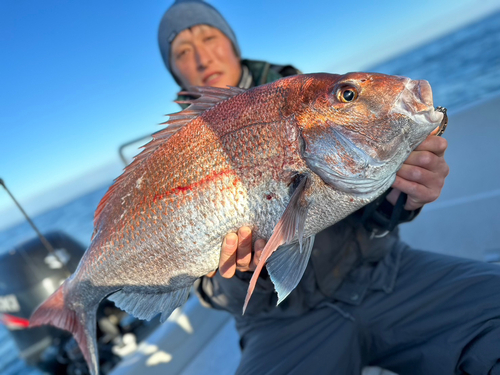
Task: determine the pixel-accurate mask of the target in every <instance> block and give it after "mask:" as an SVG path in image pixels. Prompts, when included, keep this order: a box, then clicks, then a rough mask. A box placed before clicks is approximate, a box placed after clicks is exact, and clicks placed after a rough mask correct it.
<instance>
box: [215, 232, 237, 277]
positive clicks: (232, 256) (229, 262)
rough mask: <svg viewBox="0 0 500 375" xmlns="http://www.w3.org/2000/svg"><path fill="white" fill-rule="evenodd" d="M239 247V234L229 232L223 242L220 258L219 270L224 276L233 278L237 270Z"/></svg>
mask: <svg viewBox="0 0 500 375" xmlns="http://www.w3.org/2000/svg"><path fill="white" fill-rule="evenodd" d="M237 249H238V235H237V234H236V233H229V234H228V235H227V236H226V237H225V238H224V241H223V242H222V248H221V251H220V260H219V272H220V274H221V276H222V277H225V278H231V277H233V276H234V273H235V271H236V251H237Z"/></svg>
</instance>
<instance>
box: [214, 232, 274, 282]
mask: <svg viewBox="0 0 500 375" xmlns="http://www.w3.org/2000/svg"><path fill="white" fill-rule="evenodd" d="M265 244H266V242H265V241H264V240H262V239H260V240H257V241H256V242H255V245H254V251H253V252H252V230H251V229H250V228H248V227H242V228H240V229H239V230H238V233H237V234H236V233H229V234H228V235H227V236H226V237H225V238H224V242H223V243H222V248H221V253H220V261H219V272H220V274H221V276H222V277H224V278H226V279H229V278H231V277H233V276H234V274H235V272H236V270H238V271H241V272H247V271H254V270H255V268H256V267H257V264H258V263H259V259H260V255H261V253H262V250H263V249H264V246H265ZM213 275H215V271H214V272H211V273H210V274H208V275H207V276H209V277H212V276H213Z"/></svg>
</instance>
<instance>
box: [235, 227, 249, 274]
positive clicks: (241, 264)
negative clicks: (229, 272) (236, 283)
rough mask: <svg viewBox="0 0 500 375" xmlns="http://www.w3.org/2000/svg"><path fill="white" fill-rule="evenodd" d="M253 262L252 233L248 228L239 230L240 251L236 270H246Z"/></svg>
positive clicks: (237, 254) (237, 252)
mask: <svg viewBox="0 0 500 375" xmlns="http://www.w3.org/2000/svg"><path fill="white" fill-rule="evenodd" d="M251 261H252V231H251V229H250V228H248V227H242V228H240V229H239V230H238V249H237V251H236V268H237V269H238V270H242V269H246V268H248V266H249V265H250V262H251Z"/></svg>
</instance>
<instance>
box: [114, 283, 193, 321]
mask: <svg viewBox="0 0 500 375" xmlns="http://www.w3.org/2000/svg"><path fill="white" fill-rule="evenodd" d="M190 289H191V287H185V288H182V289H177V290H175V291H173V292H167V293H144V292H139V293H138V292H128V291H127V290H124V289H122V290H120V291H118V292H116V293H114V294H112V295H110V296H109V297H108V299H109V300H111V301H113V302H114V303H115V305H116V306H117V307H119V308H120V309H122V310H124V311H126V312H127V313H129V314H131V315H133V316H135V317H136V318H138V319H143V320H151V319H152V318H154V317H155V316H156V315H158V314H159V313H161V319H160V321H161V322H162V323H163V322H164V321H165V320H167V318H168V317H169V316H170V314H172V311H174V310H175V309H176V308H177V307H179V306H181V305H182V304H184V302H186V300H187V298H188V296H189V290H190Z"/></svg>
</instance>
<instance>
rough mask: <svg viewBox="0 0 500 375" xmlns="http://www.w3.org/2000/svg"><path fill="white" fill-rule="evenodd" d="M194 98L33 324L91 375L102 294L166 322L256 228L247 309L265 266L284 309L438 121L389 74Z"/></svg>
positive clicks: (299, 81)
mask: <svg viewBox="0 0 500 375" xmlns="http://www.w3.org/2000/svg"><path fill="white" fill-rule="evenodd" d="M191 95H194V96H199V98H198V99H196V100H193V102H192V105H191V106H190V107H189V108H188V109H186V110H184V111H182V112H180V113H178V114H175V115H172V116H171V117H170V119H169V121H168V122H167V124H168V127H167V128H166V129H164V130H162V131H160V132H158V133H156V134H155V135H154V139H153V141H151V142H150V143H149V144H147V145H146V146H145V149H144V150H143V151H142V153H141V154H140V155H139V156H138V157H137V158H136V159H135V160H134V161H133V162H132V163H131V165H129V166H128V167H127V168H126V169H125V171H124V173H123V174H122V175H121V176H120V177H118V178H117V179H116V181H115V182H114V184H113V185H112V186H111V188H110V189H109V191H108V192H107V194H106V195H105V196H104V198H103V199H102V201H101V203H100V204H99V207H98V208H97V211H96V214H95V220H94V224H95V230H94V234H93V236H92V242H91V244H90V247H89V248H88V250H87V251H86V253H85V254H84V256H83V258H82V260H81V262H80V264H79V266H78V269H77V270H76V271H75V273H74V274H73V275H72V276H71V277H70V278H68V279H67V280H66V281H65V282H64V284H63V285H62V286H61V287H60V288H59V289H58V290H57V291H56V292H55V293H54V294H53V295H52V296H51V297H49V299H48V300H47V301H46V302H45V303H44V304H42V305H41V306H40V307H39V308H38V310H37V311H35V313H34V314H33V316H32V318H31V324H32V325H34V326H37V325H41V324H51V325H54V326H56V327H59V328H62V329H65V330H68V331H70V332H72V333H73V335H74V337H75V338H76V340H77V341H78V344H79V346H80V348H81V350H82V352H83V354H84V356H85V359H86V360H87V363H88V364H89V367H90V370H91V373H92V374H94V375H95V374H97V373H98V358H97V350H96V340H95V324H96V323H95V314H96V309H97V306H98V304H99V302H100V301H101V300H102V299H103V298H106V297H107V298H109V299H111V300H112V301H114V302H115V303H116V305H117V306H118V307H120V308H122V309H124V310H125V311H127V312H129V313H130V314H132V315H134V316H136V317H139V318H141V319H150V318H152V317H153V316H155V315H157V314H159V313H161V314H162V320H165V319H166V318H167V317H168V316H169V315H170V313H171V312H172V311H173V310H174V309H175V308H176V307H178V306H180V305H182V304H183V303H184V301H185V300H186V298H187V296H188V293H189V290H190V288H191V286H192V284H193V282H194V281H195V280H196V279H197V278H199V277H201V276H203V275H206V274H208V273H209V272H211V271H214V270H215V269H217V267H218V264H219V253H220V247H221V243H222V240H223V238H224V236H225V235H226V234H227V233H229V232H234V231H237V229H238V228H240V227H242V226H249V227H251V228H252V229H253V233H254V239H256V238H264V239H266V240H267V241H268V242H267V245H266V247H265V249H264V250H263V253H262V256H261V258H260V262H259V265H258V267H257V270H256V271H255V272H254V275H253V278H252V281H251V283H250V286H249V291H248V295H247V301H246V303H248V301H249V299H250V296H251V293H252V290H253V285H254V283H255V281H256V279H257V277H258V274H259V272H260V270H261V269H262V267H263V266H264V265H266V267H267V269H268V272H269V275H270V277H271V279H272V281H273V283H274V285H275V287H276V291H277V293H278V297H279V301H282V300H283V299H284V298H286V296H287V295H288V294H289V293H290V292H291V291H292V290H293V289H294V288H295V286H296V285H297V283H298V282H299V281H300V279H301V277H302V274H303V272H304V269H305V267H306V264H307V262H308V259H309V256H310V253H311V249H312V245H313V241H314V235H315V234H316V233H318V232H319V231H321V230H322V229H324V228H326V227H328V226H330V225H333V224H334V223H336V222H338V221H339V220H341V219H343V218H344V217H346V216H347V215H349V214H350V213H352V212H354V211H355V210H357V209H359V208H360V207H362V206H364V205H366V204H367V203H369V202H371V201H372V200H374V199H375V198H376V197H378V196H380V195H381V194H382V193H383V192H384V191H385V190H387V189H388V188H389V187H390V186H391V184H392V183H393V181H394V179H395V174H396V172H397V170H398V169H399V168H400V166H401V164H402V163H403V162H404V161H405V160H406V158H407V157H408V155H409V154H410V152H411V151H412V150H413V149H414V148H415V147H417V146H418V145H419V144H420V143H421V142H422V141H423V140H424V139H425V138H426V137H427V136H428V135H429V134H430V133H431V132H432V131H433V130H434V129H435V128H436V127H438V126H439V125H440V124H441V122H442V121H444V116H443V114H442V113H441V112H438V111H436V110H435V109H434V107H433V102H432V93H431V89H430V86H429V84H428V83H427V82H426V81H413V80H410V79H409V78H404V77H396V76H387V75H382V74H371V73H349V74H346V75H332V74H309V75H298V76H293V77H287V78H283V79H281V80H278V81H276V82H274V83H270V84H267V85H264V86H259V87H255V88H252V89H250V90H248V91H246V90H242V89H238V88H228V89H220V88H208V87H206V88H193V89H192V90H191ZM273 253H274V254H273ZM271 255H272V256H271ZM250 303H251V302H250ZM245 306H246V304H245Z"/></svg>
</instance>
